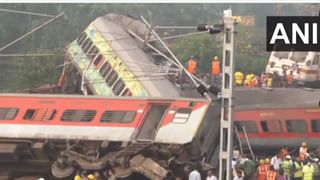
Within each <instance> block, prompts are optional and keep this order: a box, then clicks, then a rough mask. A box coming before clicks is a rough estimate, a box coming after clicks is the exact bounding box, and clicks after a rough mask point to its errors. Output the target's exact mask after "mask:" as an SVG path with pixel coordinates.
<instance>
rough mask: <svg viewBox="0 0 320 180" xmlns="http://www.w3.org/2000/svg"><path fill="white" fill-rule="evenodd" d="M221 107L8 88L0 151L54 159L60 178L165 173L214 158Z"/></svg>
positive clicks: (0, 117) (2, 100)
mask: <svg viewBox="0 0 320 180" xmlns="http://www.w3.org/2000/svg"><path fill="white" fill-rule="evenodd" d="M219 112H220V108H219V104H216V105H215V104H211V103H209V101H207V100H203V99H163V98H161V99H160V98H158V99H157V98H130V99H128V98H123V97H117V98H110V97H93V96H64V95H27V94H2V95H0V124H1V126H0V137H1V139H0V147H6V148H0V155H1V154H6V153H9V152H11V153H12V157H13V158H12V159H9V160H11V161H14V160H16V161H17V162H18V163H19V162H20V161H22V159H33V158H35V159H37V158H40V157H41V158H43V159H42V160H45V159H48V160H52V161H53V164H52V174H53V175H54V176H55V177H56V178H69V179H70V175H72V174H73V173H75V172H76V171H77V169H81V170H87V171H100V172H107V171H108V169H109V168H110V167H112V168H113V169H115V171H116V175H117V177H126V176H129V175H131V174H132V173H133V172H139V173H142V174H144V175H145V176H146V177H149V178H150V179H163V178H166V177H169V176H170V177H173V176H175V175H176V174H172V173H171V172H172V171H170V168H172V167H171V166H174V168H175V169H177V168H179V167H180V168H181V169H183V167H184V166H185V165H187V164H193V163H195V162H200V161H201V160H202V159H203V158H205V159H207V161H210V157H212V154H213V153H214V152H213V151H214V149H212V148H211V147H217V144H218V143H219V138H218V137H219V136H218V134H217V133H218V131H219V128H220V126H219V121H218V120H219ZM0 160H2V161H3V159H1V158H0ZM7 161H8V159H7Z"/></svg>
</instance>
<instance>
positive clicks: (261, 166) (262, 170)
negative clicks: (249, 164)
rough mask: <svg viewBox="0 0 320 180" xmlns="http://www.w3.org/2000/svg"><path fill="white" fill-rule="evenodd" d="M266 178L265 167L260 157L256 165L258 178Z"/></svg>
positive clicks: (262, 179)
mask: <svg viewBox="0 0 320 180" xmlns="http://www.w3.org/2000/svg"><path fill="white" fill-rule="evenodd" d="M266 178H267V167H266V166H265V164H264V160H263V159H260V161H259V166H258V180H266Z"/></svg>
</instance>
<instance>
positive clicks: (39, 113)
mask: <svg viewBox="0 0 320 180" xmlns="http://www.w3.org/2000/svg"><path fill="white" fill-rule="evenodd" d="M56 113H57V110H55V109H28V110H27V111H26V113H25V114H24V116H23V119H24V120H36V121H45V120H52V119H53V118H54V116H55V115H56Z"/></svg>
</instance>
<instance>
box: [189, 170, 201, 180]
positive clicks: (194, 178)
mask: <svg viewBox="0 0 320 180" xmlns="http://www.w3.org/2000/svg"><path fill="white" fill-rule="evenodd" d="M189 180H201V175H200V173H199V171H198V170H197V169H195V168H194V169H193V171H191V172H190V174H189Z"/></svg>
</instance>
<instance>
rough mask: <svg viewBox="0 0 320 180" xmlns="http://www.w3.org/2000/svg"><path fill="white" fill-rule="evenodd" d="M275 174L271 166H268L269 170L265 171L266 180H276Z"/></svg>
mask: <svg viewBox="0 0 320 180" xmlns="http://www.w3.org/2000/svg"><path fill="white" fill-rule="evenodd" d="M276 178H277V172H276V171H275V170H274V169H273V166H270V168H269V170H268V171H267V180H276Z"/></svg>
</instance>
